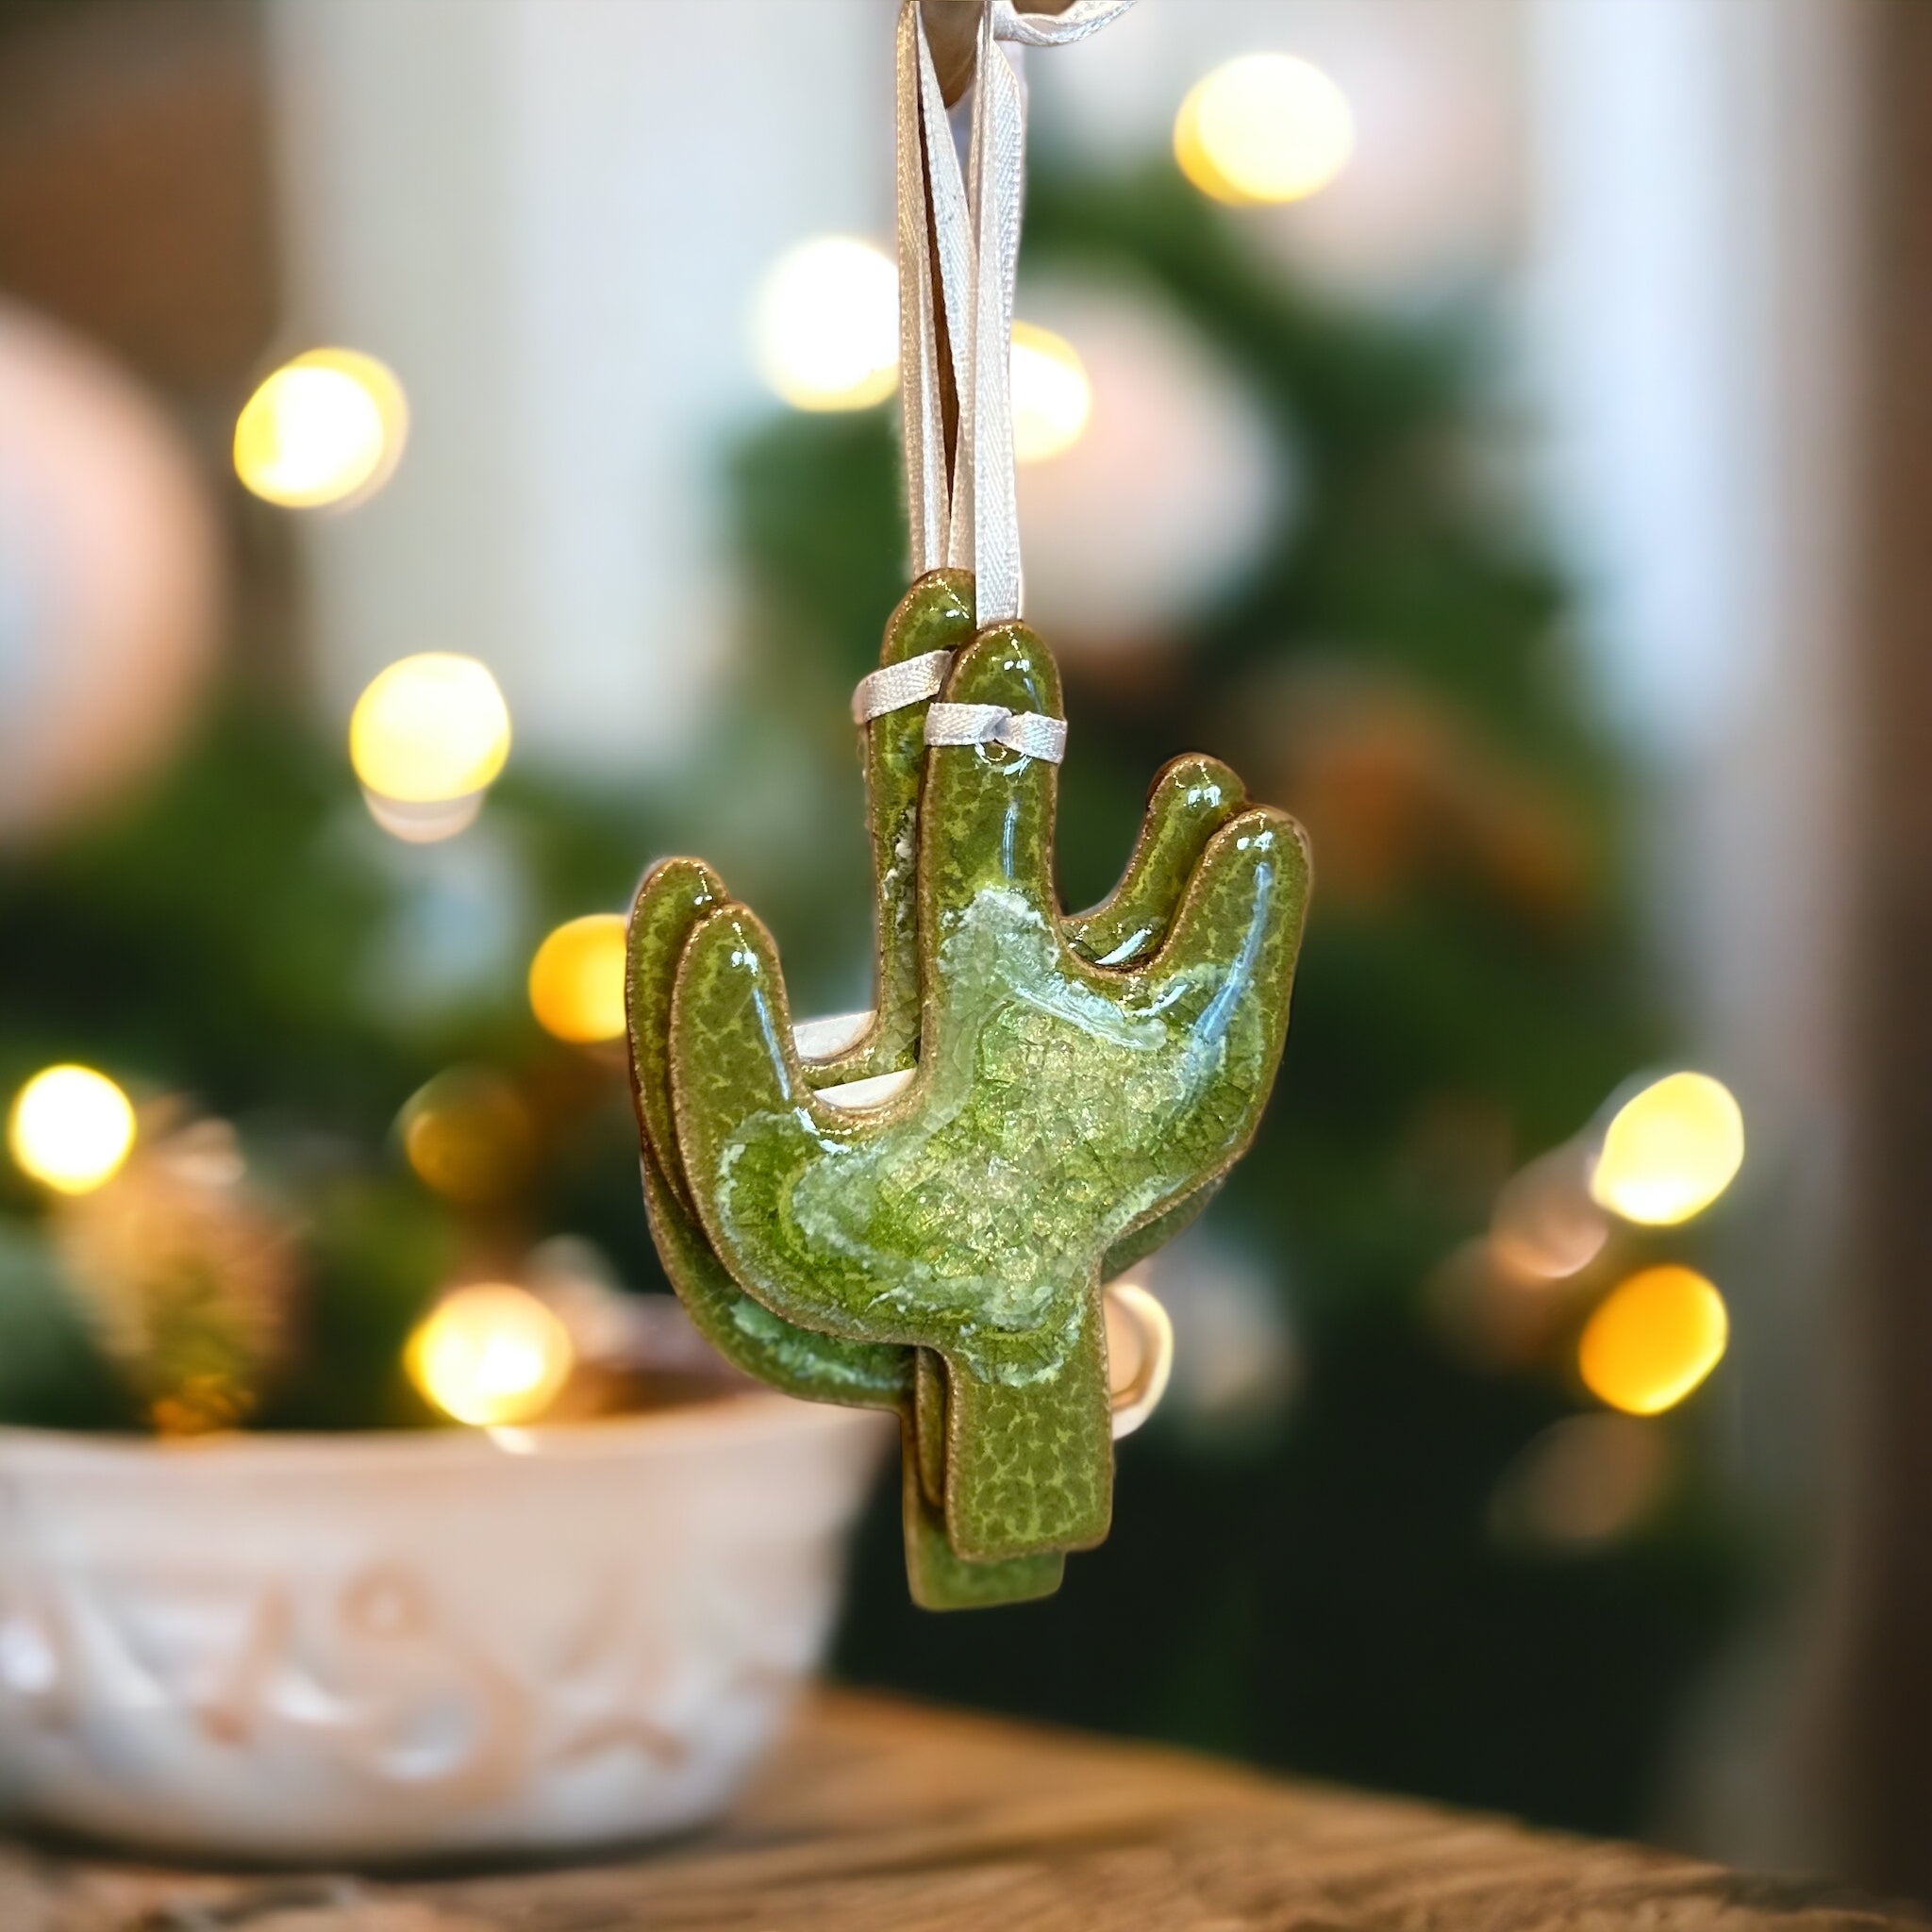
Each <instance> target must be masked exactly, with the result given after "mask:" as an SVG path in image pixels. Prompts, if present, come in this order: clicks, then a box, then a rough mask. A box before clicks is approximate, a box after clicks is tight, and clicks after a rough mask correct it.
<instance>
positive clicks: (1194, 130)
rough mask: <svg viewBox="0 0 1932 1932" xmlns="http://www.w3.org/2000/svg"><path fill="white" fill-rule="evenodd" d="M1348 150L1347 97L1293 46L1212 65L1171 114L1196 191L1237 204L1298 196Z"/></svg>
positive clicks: (1343, 160)
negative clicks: (1289, 51) (1287, 50)
mask: <svg viewBox="0 0 1932 1932" xmlns="http://www.w3.org/2000/svg"><path fill="white" fill-rule="evenodd" d="M1354 151H1355V115H1354V113H1353V112H1352V110H1351V109H1350V108H1349V105H1348V97H1347V96H1346V95H1345V94H1344V93H1343V92H1341V89H1340V88H1339V87H1337V86H1336V84H1335V83H1334V81H1332V80H1331V79H1329V77H1328V76H1327V75H1325V74H1324V73H1323V72H1322V70H1321V69H1320V68H1319V67H1317V66H1315V65H1313V64H1312V63H1311V62H1309V61H1307V60H1303V59H1300V58H1297V57H1296V56H1294V55H1292V54H1244V55H1242V56H1241V58H1240V59H1238V60H1230V61H1228V62H1227V63H1226V65H1225V66H1222V67H1217V68H1215V69H1214V71H1213V72H1212V73H1211V74H1208V75H1206V76H1205V77H1204V78H1202V79H1201V80H1199V81H1197V82H1196V83H1195V84H1194V86H1193V87H1192V88H1191V90H1190V91H1189V93H1188V96H1187V98H1186V99H1185V100H1184V101H1182V103H1181V106H1180V111H1179V112H1178V113H1177V114H1176V115H1175V116H1174V158H1175V159H1176V160H1177V161H1178V162H1179V163H1180V166H1181V172H1182V173H1183V174H1184V175H1187V177H1188V179H1189V180H1190V181H1191V182H1192V183H1193V184H1194V186H1195V187H1196V188H1198V189H1199V190H1200V191H1201V192H1202V193H1204V194H1209V195H1212V196H1213V197H1214V199H1215V200H1216V201H1224V202H1228V203H1231V204H1233V205H1235V206H1237V207H1242V206H1251V205H1254V204H1256V203H1261V202H1282V201H1301V200H1304V199H1306V198H1307V196H1308V195H1310V194H1313V193H1315V192H1318V191H1319V190H1321V189H1323V188H1325V187H1326V186H1327V185H1328V183H1329V182H1331V181H1332V180H1334V179H1335V177H1336V175H1339V174H1341V171H1342V169H1343V168H1344V167H1345V166H1346V165H1347V164H1348V158H1349V156H1350V155H1351V154H1352V153H1353V152H1354Z"/></svg>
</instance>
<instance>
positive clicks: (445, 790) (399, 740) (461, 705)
mask: <svg viewBox="0 0 1932 1932" xmlns="http://www.w3.org/2000/svg"><path fill="white" fill-rule="evenodd" d="M509 739H510V731H509V707H508V705H506V704H505V703H504V701H503V692H502V691H500V690H499V689H498V688H497V683H496V680H495V678H493V677H492V676H491V675H490V672H489V670H488V668H487V667H486V666H484V665H482V664H479V663H478V662H477V661H476V660H475V658H463V657H458V656H457V655H455V654H454V653H451V652H445V651H430V652H425V653H424V654H423V655H422V656H421V657H416V658H402V659H401V660H400V661H399V662H397V663H394V664H391V666H390V667H389V668H388V669H387V670H386V671H382V672H379V673H377V675H375V677H374V678H373V679H372V680H371V681H370V684H369V687H368V689H367V690H365V691H363V693H362V695H361V696H360V697H359V698H358V699H357V701H356V709H355V712H354V714H353V715H352V716H351V717H350V720H349V762H350V763H351V764H352V765H353V766H354V767H355V769H356V775H357V777H358V778H359V779H360V780H361V781H362V791H363V796H364V797H365V798H366V799H367V800H368V802H369V808H370V810H371V811H372V812H373V813H374V814H375V819H376V822H377V823H378V824H380V825H382V826H383V828H384V829H385V830H386V831H390V832H393V833H394V834H395V835H396V837H398V838H400V839H407V840H409V841H411V842H414V843H422V842H426V841H430V840H435V839H447V838H449V837H450V836H451V835H452V834H453V833H456V832H459V831H461V830H462V829H463V827H464V826H465V825H467V824H470V823H471V822H472V821H473V820H474V819H475V816H476V813H477V811H478V810H479V809H480V808H481V807H482V803H483V793H484V792H485V791H487V790H488V789H489V787H490V786H491V783H492V782H493V781H494V780H495V778H496V776H497V774H499V773H500V772H501V771H502V770H503V767H504V763H505V760H506V759H508V757H509Z"/></svg>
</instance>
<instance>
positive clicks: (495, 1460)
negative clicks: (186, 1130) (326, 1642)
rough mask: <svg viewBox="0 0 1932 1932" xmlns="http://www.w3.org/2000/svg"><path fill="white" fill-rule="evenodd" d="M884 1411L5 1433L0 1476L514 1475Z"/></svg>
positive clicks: (695, 1412)
mask: <svg viewBox="0 0 1932 1932" xmlns="http://www.w3.org/2000/svg"><path fill="white" fill-rule="evenodd" d="M885 1420H886V1417H885V1414H884V1411H882V1410H878V1409H870V1408H858V1407H845V1406H843V1405H840V1404H834V1403H824V1402H803V1401H800V1400H799V1399H798V1398H797V1397H795V1396H790V1395H783V1394H780V1393H779V1392H778V1391H775V1390H747V1391H732V1392H730V1393H728V1394H723V1395H720V1396H719V1397H717V1398H715V1399H710V1400H705V1401H699V1402H693V1403H689V1404H683V1405H680V1406H678V1407H674V1408H665V1409H658V1410H647V1411H646V1412H644V1413H642V1414H640V1415H618V1416H595V1417H587V1418H585V1419H583V1420H581V1421H575V1422H558V1423H537V1424H528V1425H526V1426H520V1427H512V1426H509V1425H507V1424H499V1425H496V1426H477V1427H471V1426H467V1425H462V1424H458V1425H454V1426H450V1427H446V1428H424V1429H401V1428H397V1429H343V1430H341V1431H330V1430H322V1429H313V1430H296V1429H291V1430H287V1431H283V1430H273V1429H268V1430H261V1431H250V1430H245V1429H234V1430H228V1431H225V1432H224V1433H221V1434H218V1435H208V1436H181V1437H173V1438H162V1437H156V1436H134V1435H125V1436H123V1435H108V1434H94V1433H92V1432H90V1431H88V1430H84V1429H46V1428H30V1427H25V1426H23V1425H19V1424H0V1476H5V1475H8V1474H23V1473H26V1472H30V1471H34V1470H47V1471H57V1470H64V1471H80V1470H86V1469H89V1468H93V1469H98V1470H100V1471H103V1472H104V1473H126V1474H131V1473H132V1472H133V1471H135V1470H144V1471H147V1472H150V1473H151V1472H154V1471H156V1470H158V1469H161V1468H164V1467H165V1468H166V1469H168V1470H170V1471H171V1472H178V1473H180V1474H184V1475H187V1474H191V1473H192V1474H220V1473H226V1472H230V1471H232V1470H234V1469H236V1468H237V1467H239V1466H242V1465H244V1464H248V1463H255V1464H258V1465H260V1466H262V1467H264V1468H266V1469H270V1470H274V1471H294V1470H297V1469H301V1468H307V1467H311V1466H315V1465H335V1466H337V1467H345V1466H346V1467H352V1468H353V1469H354V1470H355V1471H357V1472H358V1473H362V1472H366V1471H368V1470H370V1469H372V1468H376V1467H379V1466H381V1465H382V1464H385V1463H391V1464H397V1465H407V1466H408V1468H410V1469H422V1468H426V1467H445V1466H454V1467H463V1466H466V1465H467V1466H472V1467H483V1466H495V1467H503V1466H506V1465H508V1464H512V1463H542V1462H550V1463H558V1462H573V1463H582V1462H596V1461H611V1460H620V1459H624V1458H626V1457H636V1456H639V1455H650V1454H658V1453H665V1452H671V1451H675V1450H680V1449H691V1448H700V1447H704V1446H707V1445H717V1446H724V1444H727V1443H728V1444H734V1445H735V1444H737V1443H741V1442H754V1443H769V1442H771V1441H774V1440H777V1441H783V1440H785V1439H787V1438H796V1437H811V1436H814V1435H822V1434H826V1433H836V1432H837V1431H840V1430H841V1429H842V1430H851V1429H855V1428H861V1427H864V1428H878V1427H880V1426H881V1425H882V1424H883V1423H884V1422H885Z"/></svg>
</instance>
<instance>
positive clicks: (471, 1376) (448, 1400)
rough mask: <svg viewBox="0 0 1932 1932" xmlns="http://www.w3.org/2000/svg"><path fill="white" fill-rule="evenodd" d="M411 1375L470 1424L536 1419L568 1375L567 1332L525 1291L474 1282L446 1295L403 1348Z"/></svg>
mask: <svg viewBox="0 0 1932 1932" xmlns="http://www.w3.org/2000/svg"><path fill="white" fill-rule="evenodd" d="M403 1359H404V1364H405V1366H406V1367H407V1368H408V1373H409V1379H410V1380H411V1381H412V1382H414V1383H415V1385H416V1387H417V1388H418V1390H420V1391H422V1394H423V1396H424V1399H425V1401H428V1402H431V1403H433V1404H434V1405H435V1406H436V1407H438V1408H440V1409H441V1410H442V1412H443V1413H444V1414H445V1415H448V1416H454V1417H455V1418H456V1420H457V1421H458V1422H459V1423H469V1424H472V1425H473V1426H475V1427H478V1428H489V1427H494V1426H497V1425H499V1424H517V1423H530V1422H535V1421H536V1420H537V1418H538V1417H539V1416H541V1414H542V1413H543V1412H544V1410H545V1409H547V1408H548V1407H550V1405H551V1404H552V1403H553V1402H555V1401H556V1400H557V1396H558V1391H560V1390H561V1389H562V1387H563V1385H564V1383H565V1382H567V1381H568V1380H569V1379H570V1372H571V1370H572V1368H573V1367H574V1366H575V1360H576V1351H575V1349H574V1348H573V1347H572V1345H571V1339H570V1332H569V1330H568V1329H566V1328H565V1327H564V1325H563V1324H562V1323H561V1322H559V1321H558V1319H557V1317H556V1316H555V1315H553V1314H552V1313H551V1312H550V1310H549V1309H548V1308H546V1307H544V1306H543V1304H542V1303H541V1302H540V1301H539V1300H538V1299H537V1297H536V1296H535V1295H533V1294H531V1293H530V1292H529V1291H528V1290H526V1289H522V1288H517V1287H515V1286H514V1285H513V1284H511V1283H509V1282H507V1281H484V1282H477V1283H475V1284H474V1285H472V1286H470V1287H468V1288H458V1289H456V1290H454V1291H451V1292H450V1293H449V1294H446V1295H445V1296H444V1297H443V1298H442V1300H441V1301H440V1302H438V1303H437V1305H436V1306H435V1307H433V1308H432V1309H430V1311H429V1312H428V1314H427V1315H425V1317H424V1318H423V1320H422V1321H421V1322H419V1323H418V1324H416V1326H415V1328H414V1330H413V1331H412V1332H411V1334H410V1336H409V1340H408V1344H407V1346H406V1348H405V1350H404V1357H403Z"/></svg>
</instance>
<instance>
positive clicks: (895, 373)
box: [752, 235, 899, 409]
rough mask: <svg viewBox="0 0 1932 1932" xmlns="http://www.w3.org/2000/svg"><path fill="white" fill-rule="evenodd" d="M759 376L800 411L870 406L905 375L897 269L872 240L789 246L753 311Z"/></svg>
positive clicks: (846, 238) (834, 238)
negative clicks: (902, 370) (901, 372)
mask: <svg viewBox="0 0 1932 1932" xmlns="http://www.w3.org/2000/svg"><path fill="white" fill-rule="evenodd" d="M752 346H753V350H754V353H755V354H756V356H757V358H758V371H759V374H760V375H763V377H764V379H765V380H766V382H768V383H769V384H770V385H771V387H772V388H773V389H774V391H776V392H777V393H778V395H779V396H781V397H782V398H783V399H784V400H785V401H786V402H788V403H790V404H791V406H792V408H796V409H865V408H871V407H872V406H873V405H874V403H880V402H883V401H884V400H885V399H886V397H887V396H889V395H891V392H892V391H893V390H894V389H895V388H896V387H897V385H898V380H899V271H898V269H897V268H896V266H895V265H894V264H893V262H892V260H891V258H890V257H889V256H887V255H886V254H884V253H883V252H882V251H881V250H879V249H877V248H874V246H873V244H872V243H871V242H861V241H859V240H858V239H857V238H856V237H854V236H851V235H824V236H821V237H819V238H818V239H817V240H816V241H811V242H800V243H799V244H798V246H797V247H795V248H791V249H788V250H787V251H786V252H785V253H784V254H783V255H781V256H780V257H779V258H778V259H777V260H776V261H775V262H774V264H773V266H772V268H771V270H770V272H769V273H768V274H767V275H766V276H765V279H764V281H763V282H762V283H761V284H760V285H759V288H758V298H757V301H756V304H755V305H754V308H753V311H752Z"/></svg>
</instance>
